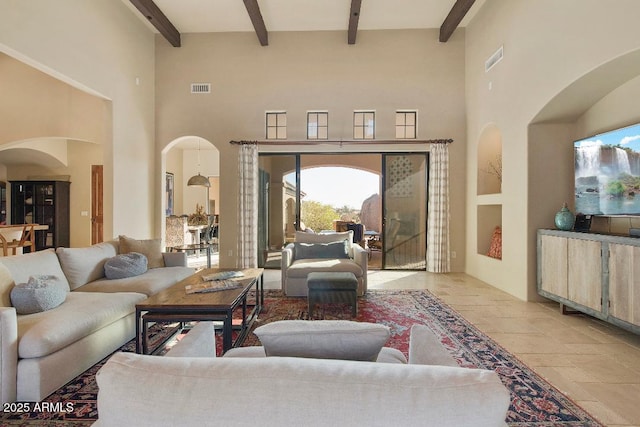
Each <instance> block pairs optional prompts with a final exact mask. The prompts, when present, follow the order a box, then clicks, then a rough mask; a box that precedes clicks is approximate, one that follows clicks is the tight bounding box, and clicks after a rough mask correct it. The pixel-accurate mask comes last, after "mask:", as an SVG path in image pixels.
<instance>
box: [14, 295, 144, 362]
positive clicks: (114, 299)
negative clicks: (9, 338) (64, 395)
mask: <svg viewBox="0 0 640 427" xmlns="http://www.w3.org/2000/svg"><path fill="white" fill-rule="evenodd" d="M145 298H146V297H145V296H144V295H143V294H137V293H128V292H122V293H117V294H103V293H94V292H69V294H68V295H67V299H66V301H65V302H64V303H63V304H60V305H59V306H58V307H56V308H54V309H52V310H49V311H46V312H43V313H35V314H27V315H21V316H18V339H19V344H18V356H19V357H21V358H33V357H42V356H46V355H48V354H51V353H54V352H56V351H58V350H60V349H62V348H64V347H67V346H69V345H70V344H72V343H74V342H76V341H78V340H80V339H82V338H84V337H86V336H88V335H90V334H92V333H93V332H95V331H97V330H99V329H101V328H103V327H105V326H107V325H110V324H111V323H113V322H115V321H117V320H119V319H121V318H123V317H125V316H128V315H130V314H131V313H133V312H134V311H135V305H136V303H138V302H139V301H142V300H143V299H145Z"/></svg>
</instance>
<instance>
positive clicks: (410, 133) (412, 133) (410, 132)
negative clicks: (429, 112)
mask: <svg viewBox="0 0 640 427" xmlns="http://www.w3.org/2000/svg"><path fill="white" fill-rule="evenodd" d="M405 138H408V139H415V138H416V127H415V126H407V131H406V133H405Z"/></svg>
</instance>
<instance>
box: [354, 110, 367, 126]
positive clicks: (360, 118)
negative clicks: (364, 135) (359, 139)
mask: <svg viewBox="0 0 640 427" xmlns="http://www.w3.org/2000/svg"><path fill="white" fill-rule="evenodd" d="M353 124H354V125H356V126H362V125H364V113H355V114H354V115H353Z"/></svg>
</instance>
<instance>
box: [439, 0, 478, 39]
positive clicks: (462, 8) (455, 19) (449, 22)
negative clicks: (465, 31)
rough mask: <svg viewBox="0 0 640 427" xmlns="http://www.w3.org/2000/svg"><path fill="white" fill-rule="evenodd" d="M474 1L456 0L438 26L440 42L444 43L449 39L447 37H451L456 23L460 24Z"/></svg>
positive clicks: (456, 26) (456, 25)
mask: <svg viewBox="0 0 640 427" xmlns="http://www.w3.org/2000/svg"><path fill="white" fill-rule="evenodd" d="M475 1H476V0H456V3H455V4H454V5H453V7H452V8H451V10H450V11H449V14H448V15H447V17H446V19H445V20H444V22H443V23H442V26H441V27H440V41H441V42H442V43H446V42H447V40H449V37H451V35H452V34H453V32H454V31H455V30H456V28H458V25H460V22H461V21H462V19H463V18H464V17H465V15H466V14H467V12H469V9H471V6H473V3H475Z"/></svg>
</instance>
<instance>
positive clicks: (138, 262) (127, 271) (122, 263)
mask: <svg viewBox="0 0 640 427" xmlns="http://www.w3.org/2000/svg"><path fill="white" fill-rule="evenodd" d="M147 263H148V261H147V257H146V256H144V255H143V254H141V253H139V252H129V253H126V254H120V255H116V256H114V257H113V258H109V259H108V260H107V262H105V263H104V275H105V276H106V278H107V279H124V278H127V277H133V276H139V275H140V274H142V273H145V272H146V271H147Z"/></svg>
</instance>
